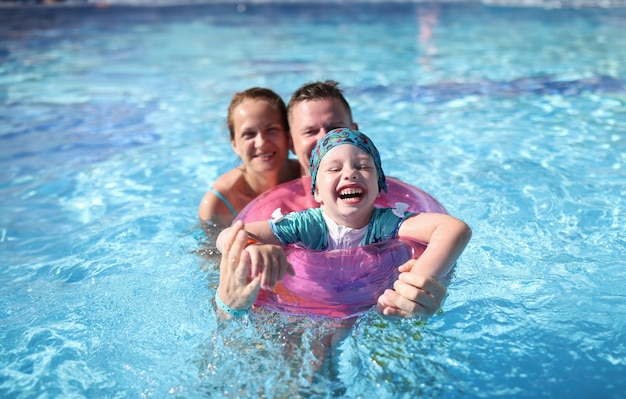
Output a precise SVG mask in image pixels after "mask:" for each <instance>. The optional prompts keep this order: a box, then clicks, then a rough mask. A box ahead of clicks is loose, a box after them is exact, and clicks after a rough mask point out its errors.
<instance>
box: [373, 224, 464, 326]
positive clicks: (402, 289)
mask: <svg viewBox="0 0 626 399" xmlns="http://www.w3.org/2000/svg"><path fill="white" fill-rule="evenodd" d="M399 235H400V236H401V237H408V238H412V239H414V240H418V241H422V242H424V243H426V244H428V247H427V248H426V250H425V251H424V253H422V255H421V256H420V257H419V258H418V259H409V261H407V262H406V263H404V264H403V265H401V266H400V267H399V268H398V269H399V270H400V275H399V277H398V280H396V282H395V283H394V284H393V289H388V290H386V291H385V292H384V293H383V294H382V295H381V296H380V297H379V298H378V311H379V312H380V313H382V314H384V315H386V316H398V317H420V316H432V315H433V314H435V312H437V310H438V309H439V308H440V307H441V303H442V302H443V299H444V297H445V295H446V287H445V286H444V285H443V284H441V282H440V281H439V280H438V279H440V278H442V277H444V276H446V275H447V274H448V272H449V271H450V269H451V268H452V266H453V265H454V262H456V259H457V258H458V257H459V255H460V254H461V252H463V250H464V249H465V246H466V245H467V242H468V241H469V239H470V237H471V236H472V230H471V229H470V228H469V226H468V225H466V224H465V223H464V222H462V221H460V220H458V219H456V218H453V217H452V216H447V215H441V214H434V213H422V214H419V215H416V216H413V217H411V218H409V219H407V220H405V221H404V223H402V224H401V225H400V230H399Z"/></svg>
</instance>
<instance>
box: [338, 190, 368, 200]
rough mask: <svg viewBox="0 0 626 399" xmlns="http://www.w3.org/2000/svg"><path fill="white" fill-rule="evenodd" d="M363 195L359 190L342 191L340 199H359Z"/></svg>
mask: <svg viewBox="0 0 626 399" xmlns="http://www.w3.org/2000/svg"><path fill="white" fill-rule="evenodd" d="M361 193H362V192H361V190H359V189H354V188H348V189H345V190H341V192H339V198H341V199H346V198H358V197H360V196H361Z"/></svg>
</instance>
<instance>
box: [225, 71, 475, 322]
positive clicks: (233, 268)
mask: <svg viewBox="0 0 626 399" xmlns="http://www.w3.org/2000/svg"><path fill="white" fill-rule="evenodd" d="M287 112H288V118H289V126H290V132H291V138H292V151H293V153H294V154H295V155H296V156H297V158H298V161H299V163H300V170H301V174H302V175H303V176H307V175H309V159H310V154H311V151H312V150H313V147H315V145H316V144H317V142H318V141H319V140H320V139H321V138H322V137H324V136H325V135H326V134H327V133H328V132H329V131H331V130H333V129H335V128H339V127H347V128H352V129H358V125H357V124H356V123H355V122H354V121H353V119H352V111H351V109H350V105H349V104H348V102H347V101H346V99H345V98H344V96H343V93H342V91H341V89H339V86H338V83H337V82H334V81H329V80H327V81H324V82H313V83H307V84H305V85H304V86H302V87H300V88H299V89H298V90H296V91H295V92H294V94H293V95H292V97H291V100H290V101H289V104H288V106H287ZM242 228H243V227H242V226H241V225H237V226H236V227H235V228H233V230H232V234H231V235H230V237H229V238H228V239H227V240H226V245H225V246H224V252H223V253H222V260H221V263H220V286H219V287H218V292H217V295H218V297H217V299H219V300H218V301H217V302H218V304H219V305H220V307H221V309H222V310H223V311H224V313H225V314H230V315H231V316H232V315H238V314H241V312H242V311H243V312H245V310H246V309H248V308H249V307H250V306H251V304H252V303H253V302H254V300H255V298H256V294H257V292H258V290H259V286H260V281H259V279H258V278H257V279H254V280H252V281H248V280H247V276H248V275H249V269H250V267H249V256H248V255H247V254H244V252H246V251H245V250H244V249H245V245H244V243H243V240H244V238H242V237H241V236H239V239H237V238H236V237H238V236H237V233H238V232H239V231H240V230H241V229H242ZM465 234H466V236H465V238H466V240H461V241H465V242H467V240H469V236H470V235H471V231H469V230H468V231H467V232H466V233H465ZM464 247H465V245H464V244H463V247H462V248H460V249H457V250H455V251H453V253H451V254H450V262H452V263H453V262H454V261H455V260H456V258H457V257H458V255H459V254H460V253H461V251H462V250H463V248H464ZM414 263H415V260H409V261H408V262H406V263H405V264H403V265H402V266H400V272H401V273H400V276H399V278H398V280H396V282H395V283H394V286H393V289H388V290H386V291H385V292H384V293H383V295H381V296H380V297H379V298H378V306H377V308H378V311H379V312H380V313H382V314H384V315H386V316H397V317H422V316H431V315H433V314H434V313H435V312H436V311H437V310H438V309H439V308H440V307H441V303H442V301H443V299H444V297H445V294H446V288H445V286H444V285H443V284H441V282H439V281H438V280H437V279H436V278H433V277H430V276H425V275H420V274H419V271H418V270H415V271H413V272H411V269H412V266H413V264H414ZM280 278H282V276H278V279H280ZM242 296H243V297H242ZM233 312H234V313H233Z"/></svg>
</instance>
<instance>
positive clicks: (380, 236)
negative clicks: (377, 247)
mask: <svg viewBox="0 0 626 399" xmlns="http://www.w3.org/2000/svg"><path fill="white" fill-rule="evenodd" d="M393 211H394V210H393V209H392V208H376V209H375V210H374V213H373V214H372V219H371V221H370V223H371V226H370V229H369V231H368V235H367V236H366V237H365V240H364V243H366V244H372V243H375V242H380V241H384V240H387V239H389V238H396V237H397V236H398V230H400V225H401V224H402V222H404V221H405V220H406V219H408V218H410V217H411V216H414V215H415V213H412V212H405V213H404V217H398V216H396V215H395V214H394V213H393Z"/></svg>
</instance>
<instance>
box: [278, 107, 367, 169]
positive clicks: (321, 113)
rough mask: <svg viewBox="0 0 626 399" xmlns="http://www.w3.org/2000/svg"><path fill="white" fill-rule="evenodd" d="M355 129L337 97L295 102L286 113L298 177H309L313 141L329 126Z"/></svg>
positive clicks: (330, 128) (319, 137) (324, 133)
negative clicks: (287, 114) (289, 111)
mask: <svg viewBox="0 0 626 399" xmlns="http://www.w3.org/2000/svg"><path fill="white" fill-rule="evenodd" d="M339 127H346V128H350V129H358V126H357V125H356V123H354V122H352V118H350V114H349V113H348V110H347V109H346V108H345V106H344V105H343V104H342V103H341V102H340V101H339V100H337V99H334V98H324V99H320V100H314V101H303V102H301V103H298V104H297V105H296V106H295V107H294V108H293V109H292V110H291V114H290V115H289V128H290V131H291V139H292V142H293V144H292V145H293V148H292V151H293V153H294V154H295V155H296V157H298V162H300V170H301V173H302V176H309V174H310V172H309V159H310V157H311V151H313V147H315V144H317V142H318V141H319V140H320V139H321V138H322V137H324V135H326V133H328V132H330V131H331V130H333V129H337V128H339Z"/></svg>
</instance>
